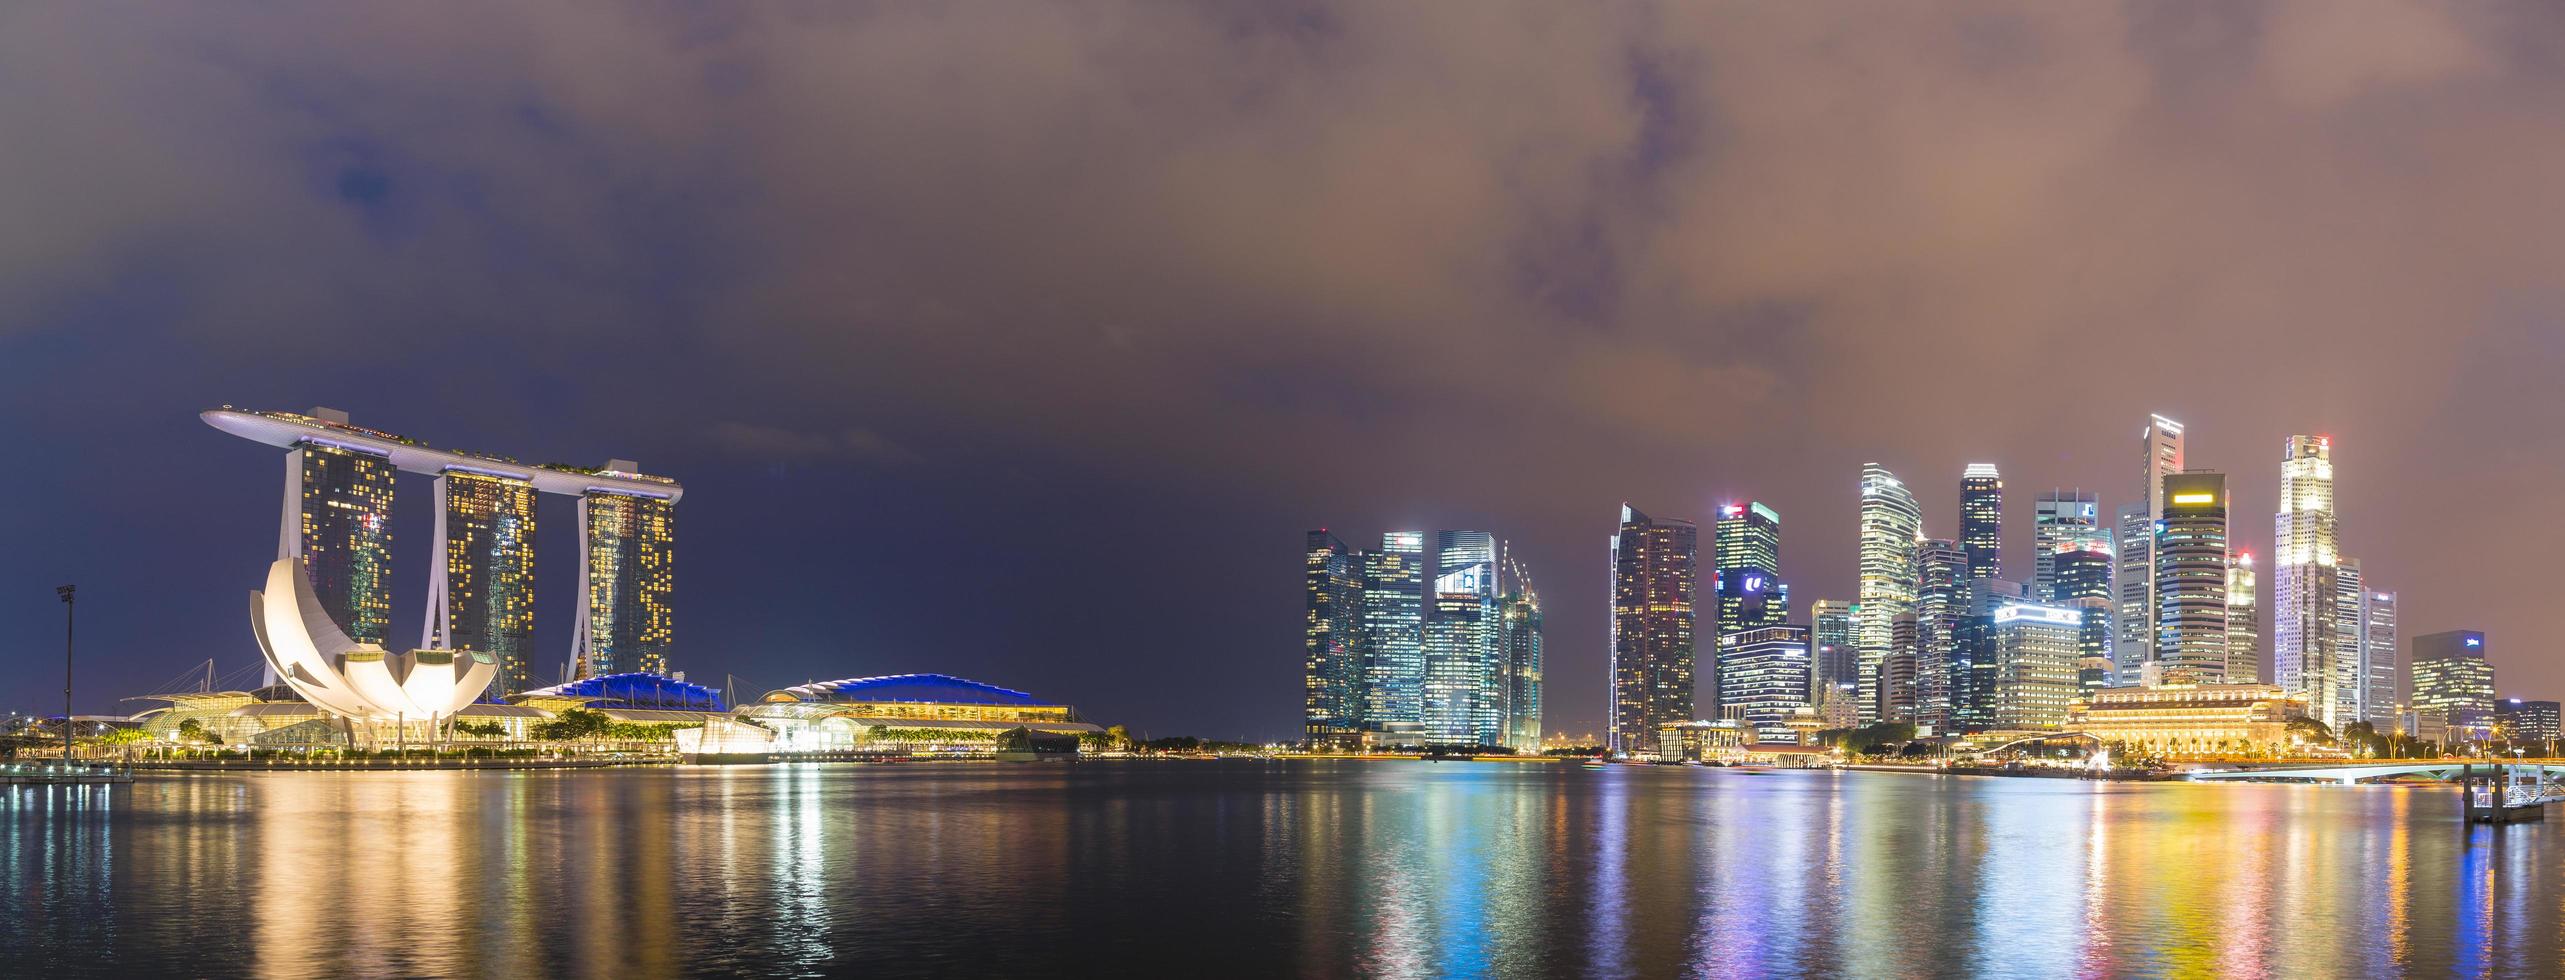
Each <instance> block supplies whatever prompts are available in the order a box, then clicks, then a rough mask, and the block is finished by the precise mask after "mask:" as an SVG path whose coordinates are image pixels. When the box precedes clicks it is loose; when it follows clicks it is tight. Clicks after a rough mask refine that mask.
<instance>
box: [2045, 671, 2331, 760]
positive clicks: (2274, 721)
mask: <svg viewBox="0 0 2565 980" xmlns="http://www.w3.org/2000/svg"><path fill="white" fill-rule="evenodd" d="M2306 716H2307V708H2306V703H2305V702H2303V701H2300V700H2298V699H2297V698H2296V697H2294V696H2292V695H2291V694H2290V692H2288V691H2285V690H2283V689H2281V688H2280V687H2279V686H2278V685H2273V684H2208V685H2198V684H2166V685H2163V686H2161V687H2154V688H2136V687H2120V688H2112V689H2110V690H2107V691H2102V692H2100V693H2098V694H2095V695H2094V696H2093V697H2092V699H2091V700H2090V701H2087V702H2084V703H2081V704H2079V705H2078V706H2077V707H2076V708H2075V709H2074V710H2073V711H2071V712H2070V713H2069V715H2068V719H2067V724H2066V730H2067V731H2071V732H2081V733H2084V734H2087V735H2091V736H2093V737H2094V738H2095V739H2096V740H2098V741H2100V742H2101V743H2102V744H2103V745H2105V746H2110V747H2112V748H2113V751H2115V752H2125V753H2134V754H2137V755H2142V756H2151V757H2156V758H2165V759H2236V758H2242V759H2269V758H2285V757H2289V756H2292V755H2296V754H2297V746H2296V739H2295V737H2293V736H2292V735H2291V734H2290V733H2289V723H2290V722H2292V721H2295V720H2298V719H2300V718H2304V717H2306Z"/></svg>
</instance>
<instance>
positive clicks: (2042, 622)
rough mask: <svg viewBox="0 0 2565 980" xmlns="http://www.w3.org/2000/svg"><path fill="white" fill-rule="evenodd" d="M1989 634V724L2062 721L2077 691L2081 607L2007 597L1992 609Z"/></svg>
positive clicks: (2042, 725) (2034, 726) (2044, 725)
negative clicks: (1991, 655) (1991, 700)
mask: <svg viewBox="0 0 2565 980" xmlns="http://www.w3.org/2000/svg"><path fill="white" fill-rule="evenodd" d="M1994 634H1995V644H1994V668H1995V670H1994V674H1995V677H1994V685H1993V687H1994V706H1993V707H1994V710H1993V712H1992V714H1993V716H1994V718H1993V724H1994V727H1995V728H1998V729H2007V730H2024V729H2030V730H2038V729H2052V728H2060V727H2063V726H2064V725H2065V724H2066V704H2067V702H2069V701H2073V700H2075V699H2076V698H2077V697H2078V696H2080V691H2079V689H2078V684H2077V670H2078V667H2077V663H2078V661H2079V660H2081V659H2082V656H2083V637H2084V615H2083V613H2081V612H2078V611H2076V610H2074V609H2069V608H2067V607H2064V606H2055V605H2047V604H2044V603H2033V602H2014V603H2007V604H2005V605H2003V606H2000V607H1998V608H1997V609H1996V610H1995V615H1994Z"/></svg>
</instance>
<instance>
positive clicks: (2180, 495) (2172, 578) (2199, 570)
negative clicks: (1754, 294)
mask: <svg viewBox="0 0 2565 980" xmlns="http://www.w3.org/2000/svg"><path fill="white" fill-rule="evenodd" d="M2163 510H2164V516H2163V518H2162V519H2160V520H2158V521H2157V522H2156V532H2155V603H2156V617H2155V636H2156V640H2155V659H2156V660H2157V662H2158V663H2159V665H2160V668H2159V669H2160V670H2161V671H2162V677H2163V680H2164V681H2165V682H2166V683H2190V684H2216V683H2219V682H2221V681H2224V680H2225V679H2226V673H2227V478H2226V476H2225V474H2221V473H2210V472H2205V471H2200V470H2192V471H2189V472H2184V473H2176V474H2173V475H2171V476H2167V477H2165V478H2164V503H2163Z"/></svg>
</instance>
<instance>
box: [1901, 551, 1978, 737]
mask: <svg viewBox="0 0 2565 980" xmlns="http://www.w3.org/2000/svg"><path fill="white" fill-rule="evenodd" d="M1971 574H1972V570H1971V569H1970V567H1969V564H1968V552H1967V551H1966V550H1964V549H1963V548H1962V547H1961V545H1960V543H1959V542H1957V541H1951V540H1948V539H1945V538H1926V539H1924V540H1922V541H1920V542H1917V543H1916V545H1915V721H1916V723H1917V724H1921V725H1928V726H1931V728H1930V730H1931V731H1932V732H1933V733H1934V734H1941V733H1943V732H1947V731H1950V730H1951V728H1950V725H1951V689H1952V686H1953V684H1952V677H1951V664H1952V658H1951V645H1952V644H1953V643H1954V642H1956V641H1957V639H1958V632H1959V619H1960V614H1961V613H1962V612H1963V611H1964V608H1963V607H1965V606H1966V605H1967V603H1968V583H1969V582H1971V581H1975V580H1974V579H1971V578H1970V577H1969V576H1970V575H1971Z"/></svg>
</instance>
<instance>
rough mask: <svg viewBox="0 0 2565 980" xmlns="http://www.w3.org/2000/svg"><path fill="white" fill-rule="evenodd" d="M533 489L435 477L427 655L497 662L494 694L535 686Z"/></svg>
mask: <svg viewBox="0 0 2565 980" xmlns="http://www.w3.org/2000/svg"><path fill="white" fill-rule="evenodd" d="M534 493H535V491H534V484H533V483H532V482H531V481H527V480H521V479H517V478H515V477H512V476H503V475H497V474H491V473H480V472H475V471H472V470H468V469H463V468H461V467H449V468H447V469H446V471H445V472H443V473H440V474H438V475H437V478H436V540H437V546H436V550H437V558H438V561H439V562H441V563H442V565H441V567H440V568H438V569H437V571H436V572H435V573H434V574H431V575H429V576H428V615H427V625H426V628H425V630H423V632H424V633H425V636H423V637H422V638H421V640H420V643H419V645H420V646H421V647H422V648H424V649H429V650H478V651H480V652H482V653H487V654H489V655H491V656H492V657H495V658H497V659H498V661H499V674H498V677H496V678H495V679H493V680H492V681H491V684H490V693H491V694H492V695H494V696H495V695H502V694H512V693H515V692H517V691H524V690H530V689H532V688H533V687H534V686H535V684H534V667H533V655H534V649H533V643H534Z"/></svg>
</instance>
